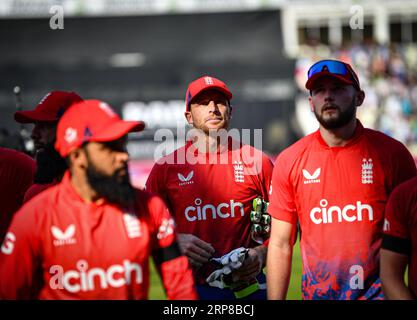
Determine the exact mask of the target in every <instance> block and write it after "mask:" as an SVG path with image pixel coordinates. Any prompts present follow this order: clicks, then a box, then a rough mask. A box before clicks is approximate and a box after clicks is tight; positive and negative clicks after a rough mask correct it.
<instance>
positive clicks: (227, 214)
mask: <svg viewBox="0 0 417 320" xmlns="http://www.w3.org/2000/svg"><path fill="white" fill-rule="evenodd" d="M194 204H195V206H189V207H187V208H185V211H184V215H185V218H186V219H187V220H188V221H195V220H207V217H211V218H212V219H216V218H217V217H219V218H222V219H226V218H234V217H235V215H236V210H237V214H239V213H240V216H241V217H243V216H244V214H245V212H244V210H243V204H242V203H240V202H235V201H234V200H230V202H229V203H224V202H222V203H220V204H218V205H217V206H214V205H212V204H203V200H201V199H200V198H197V199H195V200H194Z"/></svg>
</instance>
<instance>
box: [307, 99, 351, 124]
mask: <svg viewBox="0 0 417 320" xmlns="http://www.w3.org/2000/svg"><path fill="white" fill-rule="evenodd" d="M333 106H335V107H337V108H338V110H339V113H338V116H337V117H330V118H324V117H323V114H322V113H321V114H319V113H318V112H317V110H316V108H314V115H315V116H316V119H317V121H318V122H319V123H320V124H321V125H322V126H323V127H324V128H325V129H327V130H332V129H338V128H342V127H344V126H345V125H347V124H348V123H349V122H350V121H351V120H352V119H353V118H354V117H355V116H356V105H355V97H353V98H352V102H351V104H350V105H349V107H348V108H347V109H346V110H345V111H341V109H340V107H339V106H337V105H334V104H333ZM323 109H324V108H322V109H321V110H322V112H323Z"/></svg>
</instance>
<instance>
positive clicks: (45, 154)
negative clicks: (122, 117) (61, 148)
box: [34, 143, 68, 184]
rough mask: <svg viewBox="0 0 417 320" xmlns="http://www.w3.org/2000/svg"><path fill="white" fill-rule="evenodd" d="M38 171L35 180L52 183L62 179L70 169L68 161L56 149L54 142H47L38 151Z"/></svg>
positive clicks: (41, 182) (40, 182) (36, 181)
mask: <svg viewBox="0 0 417 320" xmlns="http://www.w3.org/2000/svg"><path fill="white" fill-rule="evenodd" d="M35 160H36V172H35V177H34V182H35V183H39V184H47V183H51V182H53V181H55V180H58V181H59V180H61V178H62V176H63V174H64V172H65V170H67V169H68V165H67V162H66V161H65V159H64V158H62V157H61V156H60V155H59V153H58V151H56V150H55V148H54V146H53V144H52V143H48V144H46V145H45V146H44V147H42V148H41V149H39V150H38V151H37V152H36V156H35Z"/></svg>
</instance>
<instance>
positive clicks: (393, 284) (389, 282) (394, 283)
mask: <svg viewBox="0 0 417 320" xmlns="http://www.w3.org/2000/svg"><path fill="white" fill-rule="evenodd" d="M382 290H383V291H384V295H385V299H387V300H415V299H416V297H415V296H414V295H413V293H412V292H411V290H410V289H409V288H408V287H407V286H406V285H405V283H404V281H402V279H392V278H391V279H390V278H388V279H387V278H384V279H383V282H382Z"/></svg>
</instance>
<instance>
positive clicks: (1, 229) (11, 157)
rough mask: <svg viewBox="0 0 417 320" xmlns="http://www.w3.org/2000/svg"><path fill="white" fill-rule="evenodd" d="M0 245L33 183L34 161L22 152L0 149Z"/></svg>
mask: <svg viewBox="0 0 417 320" xmlns="http://www.w3.org/2000/svg"><path fill="white" fill-rule="evenodd" d="M0 159H1V160H0V203H1V210H0V243H1V242H3V238H4V235H5V234H6V231H7V228H8V227H9V225H10V223H11V221H12V218H13V214H14V213H15V212H16V211H17V210H18V209H19V208H20V206H21V205H22V203H23V197H24V195H25V192H26V190H27V189H28V188H29V187H30V185H31V184H32V183H33V177H34V175H35V171H36V163H35V161H34V160H33V159H32V158H31V157H29V156H27V155H26V154H24V153H22V152H18V151H16V150H11V149H6V148H0Z"/></svg>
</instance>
